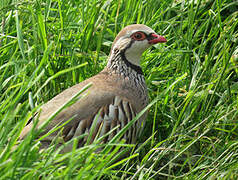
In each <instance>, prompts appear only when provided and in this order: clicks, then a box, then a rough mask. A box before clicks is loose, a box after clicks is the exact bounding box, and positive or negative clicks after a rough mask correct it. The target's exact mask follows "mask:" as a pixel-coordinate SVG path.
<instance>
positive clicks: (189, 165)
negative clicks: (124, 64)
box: [0, 0, 238, 179]
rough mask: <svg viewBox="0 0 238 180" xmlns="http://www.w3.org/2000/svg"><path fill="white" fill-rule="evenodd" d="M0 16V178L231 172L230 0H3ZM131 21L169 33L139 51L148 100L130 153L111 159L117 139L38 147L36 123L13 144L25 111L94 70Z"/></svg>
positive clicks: (237, 62)
mask: <svg viewBox="0 0 238 180" xmlns="http://www.w3.org/2000/svg"><path fill="white" fill-rule="evenodd" d="M0 17H1V20H0V22H1V23H0V94H1V95H0V179H39V178H42V179H63V178H65V179H102V178H103V179H129V178H130V179H175V178H178V179H237V178H238V127H237V126H238V111H237V106H238V93H237V92H238V40H237V38H238V3H237V2H236V1H232V0H223V1H222V0H215V1H214V0H197V1H195V0H194V1H182V0H178V1H172V0H160V1H159V0H147V1H144V0H102V1H97V0H75V1H72V0H70V1H68V0H62V1H60V0H29V1H27V0H15V1H14V0H4V1H1V2H0ZM132 23H141V24H146V25H148V26H150V27H152V28H153V29H154V30H155V31H156V32H158V33H159V34H161V35H163V36H165V37H166V39H167V40H168V42H167V43H166V44H159V45H156V46H155V47H152V48H151V49H149V50H147V51H146V52H145V53H144V55H143V58H142V68H143V71H144V74H145V77H146V82H147V85H148V89H149V94H150V99H151V102H152V104H150V106H151V107H150V113H149V117H148V119H147V121H146V126H145V129H144V131H143V135H142V137H141V138H140V139H139V141H138V144H139V145H138V146H130V145H128V146H127V148H129V149H132V152H131V154H130V155H129V156H128V157H127V158H125V159H122V160H121V161H117V162H113V161H112V159H113V157H115V156H116V155H117V154H118V153H119V152H118V151H119V147H120V145H121V146H122V145H123V142H121V143H119V145H116V146H115V148H114V149H111V151H110V152H109V151H108V146H106V147H105V146H102V148H104V149H103V151H102V152H100V153H95V150H96V149H98V147H99V146H100V147H101V145H99V144H98V143H97V142H95V143H93V144H91V145H88V146H85V147H83V148H80V149H74V150H73V151H72V152H70V153H66V154H59V151H57V150H56V149H55V146H54V145H52V147H51V148H49V149H47V150H46V151H44V152H39V148H38V146H39V141H38V140H35V137H34V133H32V135H31V136H28V138H26V139H25V140H24V141H23V142H22V143H21V145H19V146H18V147H17V148H14V145H15V144H16V143H17V138H18V137H19V134H20V132H21V130H22V128H23V126H24V125H25V124H26V122H27V119H28V118H29V117H30V116H31V115H32V113H34V112H35V111H36V110H37V109H38V108H39V106H40V105H42V104H43V103H45V102H47V101H48V100H50V99H51V98H52V97H54V96H55V95H56V94H58V93H60V92H62V91H63V90H64V89H66V88H68V87H70V86H72V85H74V84H76V83H79V82H81V81H83V80H84V79H87V78H89V77H91V76H93V75H95V74H97V73H98V72H100V71H101V70H102V69H103V67H104V66H105V65H106V63H107V55H108V54H109V51H110V47H111V44H112V41H113V39H114V37H115V36H116V34H117V33H118V32H119V31H120V30H121V29H122V28H123V27H124V26H126V25H128V24H132ZM74 143H76V140H75V141H74ZM124 146H125V145H124ZM110 148H111V147H110ZM110 148H109V149H110Z"/></svg>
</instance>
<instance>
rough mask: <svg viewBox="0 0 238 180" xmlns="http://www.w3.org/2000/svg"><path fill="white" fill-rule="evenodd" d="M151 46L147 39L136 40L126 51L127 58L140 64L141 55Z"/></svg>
mask: <svg viewBox="0 0 238 180" xmlns="http://www.w3.org/2000/svg"><path fill="white" fill-rule="evenodd" d="M149 47H150V45H149V44H148V41H147V40H143V41H135V42H134V43H132V45H131V47H129V48H128V49H126V51H125V56H126V59H127V60H128V61H129V62H130V63H132V64H134V65H137V66H140V58H141V55H142V54H143V52H144V51H145V50H146V49H147V48H149Z"/></svg>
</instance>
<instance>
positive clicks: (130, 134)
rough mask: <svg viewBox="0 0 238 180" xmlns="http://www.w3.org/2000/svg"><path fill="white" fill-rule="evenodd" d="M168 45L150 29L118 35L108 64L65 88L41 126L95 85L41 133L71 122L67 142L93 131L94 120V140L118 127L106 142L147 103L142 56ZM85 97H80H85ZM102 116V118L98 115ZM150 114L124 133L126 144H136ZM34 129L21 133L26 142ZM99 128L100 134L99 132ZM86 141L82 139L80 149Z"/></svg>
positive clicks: (44, 112)
mask: <svg viewBox="0 0 238 180" xmlns="http://www.w3.org/2000/svg"><path fill="white" fill-rule="evenodd" d="M159 42H160V43H162V42H166V39H165V38H163V37H162V36H159V35H157V34H156V33H155V32H154V31H153V30H152V29H151V28H149V27H147V26H145V25H141V24H135V25H129V26H127V27H125V28H124V29H123V30H122V31H120V32H119V34H118V35H117V37H116V38H115V40H114V42H113V45H112V48H111V52H110V55H109V58H108V64H107V66H106V67H105V68H104V70H102V71H101V72H100V73H99V74H97V75H95V76H93V77H91V78H89V79H87V80H85V81H83V82H81V83H79V84H77V85H74V86H73V87H71V88H68V89H66V90H65V91H63V92H62V93H60V94H58V95H57V96H55V97H54V98H53V99H51V100H50V101H49V102H47V103H46V104H45V105H43V106H42V107H41V111H40V115H39V122H38V124H37V127H39V126H40V125H41V124H42V123H43V122H45V121H46V120H47V119H49V117H50V116H51V115H52V114H54V113H55V112H56V111H57V110H58V109H59V108H60V107H62V106H63V105H64V104H65V103H66V102H68V101H69V100H70V99H71V98H72V96H74V95H76V94H77V93H78V92H79V91H80V90H81V89H82V88H83V87H85V86H86V85H87V84H89V83H92V86H90V87H89V88H88V89H87V90H86V91H85V92H84V93H83V94H87V95H85V96H83V98H79V100H78V101H76V102H75V103H74V104H72V105H70V106H69V107H67V108H65V109H63V110H62V111H61V112H60V113H59V114H58V115H57V116H56V117H55V118H54V119H53V120H52V121H51V122H50V123H49V124H48V125H47V126H46V127H45V128H44V130H43V131H42V133H41V135H43V134H46V133H47V132H49V131H50V130H51V129H52V128H54V127H55V126H57V125H60V124H62V123H65V122H66V121H67V120H69V119H70V118H73V119H72V120H71V121H69V122H68V123H67V124H66V125H65V127H64V128H63V130H62V131H61V132H62V138H63V139H64V141H68V140H70V139H72V138H74V137H77V136H80V135H82V134H84V133H86V132H89V131H90V128H91V127H92V124H93V121H97V122H96V128H95V130H94V131H95V132H93V138H94V137H95V136H96V135H97V133H99V134H100V135H101V136H102V135H103V134H105V133H107V132H109V131H110V130H111V129H113V128H115V127H116V126H119V128H117V130H115V131H113V132H112V133H111V134H110V135H109V136H108V137H106V138H105V141H108V140H109V139H111V138H112V137H113V136H115V134H116V133H117V132H118V131H119V130H120V129H122V128H123V127H124V126H125V125H126V124H127V123H128V122H130V121H131V120H132V119H133V118H134V117H135V116H136V114H138V113H139V112H140V111H142V110H143V109H144V108H145V107H146V106H147V104H148V102H149V101H148V92H147V87H146V83H145V79H144V75H143V72H142V70H141V67H140V57H141V55H142V53H143V52H144V51H145V50H146V49H147V48H149V47H150V46H151V45H153V44H156V43H159ZM83 94H82V95H83ZM82 95H80V96H81V97H82ZM97 114H99V116H97ZM146 116H147V113H145V114H143V115H142V116H141V117H140V118H139V119H138V121H136V123H135V124H133V125H132V127H130V128H129V129H128V130H127V132H126V133H125V134H124V136H123V137H124V138H125V139H126V141H127V143H135V142H136V138H137V136H138V133H139V130H140V126H141V123H142V121H143V120H145V118H146ZM32 127H33V122H30V123H29V124H28V125H27V126H26V127H25V128H24V129H23V131H22V133H21V135H20V139H23V138H24V137H25V136H26V135H27V134H28V133H29V131H30V129H31V128H32ZM99 129H100V132H99ZM58 134H59V130H58V131H55V132H53V133H52V134H50V135H49V136H47V137H46V138H44V139H43V140H42V141H44V142H46V144H49V143H50V142H51V141H52V140H53V138H54V137H56V136H57V135H58ZM85 141H86V138H85V139H82V140H81V141H80V142H79V144H78V146H79V147H80V146H82V145H83V144H84V143H85Z"/></svg>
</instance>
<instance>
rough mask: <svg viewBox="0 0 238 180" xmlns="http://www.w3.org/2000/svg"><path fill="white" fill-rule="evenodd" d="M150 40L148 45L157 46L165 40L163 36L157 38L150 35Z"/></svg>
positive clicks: (155, 35) (154, 35)
mask: <svg viewBox="0 0 238 180" xmlns="http://www.w3.org/2000/svg"><path fill="white" fill-rule="evenodd" d="M151 36H152V38H153V39H151V40H149V44H157V43H165V42H167V40H166V39H165V37H163V36H159V35H157V34H151Z"/></svg>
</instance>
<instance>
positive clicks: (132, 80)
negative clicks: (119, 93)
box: [107, 49, 148, 103]
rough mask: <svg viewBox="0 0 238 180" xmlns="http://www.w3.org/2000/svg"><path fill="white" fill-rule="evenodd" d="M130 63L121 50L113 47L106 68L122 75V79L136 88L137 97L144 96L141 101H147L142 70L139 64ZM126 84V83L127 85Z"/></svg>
mask: <svg viewBox="0 0 238 180" xmlns="http://www.w3.org/2000/svg"><path fill="white" fill-rule="evenodd" d="M134 66H136V65H133V64H131V63H130V62H129V61H128V60H127V59H125V57H123V52H121V51H119V50H117V49H114V51H113V52H111V54H110V57H109V60H108V63H107V68H108V69H109V70H110V71H111V72H113V73H115V74H119V75H120V76H122V77H123V78H124V79H127V80H129V81H127V82H128V83H129V84H131V86H133V87H134V88H136V90H137V91H138V93H139V97H138V98H142V99H143V98H145V99H143V101H144V102H145V103H146V102H147V101H148V97H147V94H148V92H147V87H146V83H145V78H144V75H143V72H142V70H141V68H140V67H139V66H136V69H135V67H134ZM129 84H128V85H129Z"/></svg>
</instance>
